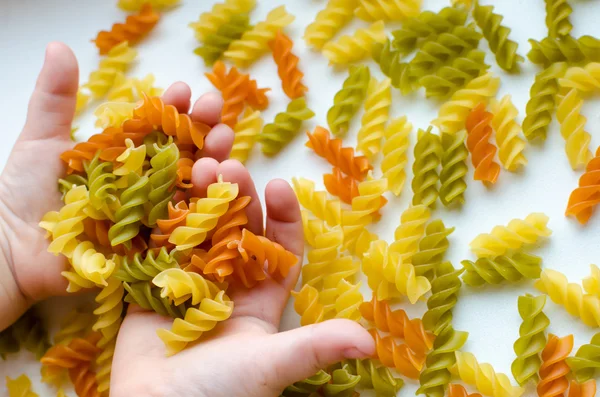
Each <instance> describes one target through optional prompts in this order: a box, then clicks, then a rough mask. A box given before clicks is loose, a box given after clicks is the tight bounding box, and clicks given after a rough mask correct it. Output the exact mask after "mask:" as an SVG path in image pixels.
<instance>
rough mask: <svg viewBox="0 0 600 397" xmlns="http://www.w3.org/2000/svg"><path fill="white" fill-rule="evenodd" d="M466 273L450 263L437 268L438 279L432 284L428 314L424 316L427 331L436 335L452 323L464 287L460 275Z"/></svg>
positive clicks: (444, 263) (428, 301) (428, 300)
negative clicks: (454, 310)
mask: <svg viewBox="0 0 600 397" xmlns="http://www.w3.org/2000/svg"><path fill="white" fill-rule="evenodd" d="M464 271H465V269H459V270H456V269H455V268H454V266H452V263H450V262H442V263H440V264H439V265H437V267H436V271H435V274H436V278H435V280H433V281H432V282H431V296H430V297H429V299H427V312H425V314H424V315H423V325H424V326H425V329H426V330H428V331H431V332H433V333H434V334H435V335H439V333H440V332H441V331H442V330H443V329H444V328H446V327H447V326H449V325H450V324H451V323H452V309H454V306H456V303H457V302H458V293H459V292H460V288H461V286H462V282H461V281H460V275H461V274H462V273H463V272H464Z"/></svg>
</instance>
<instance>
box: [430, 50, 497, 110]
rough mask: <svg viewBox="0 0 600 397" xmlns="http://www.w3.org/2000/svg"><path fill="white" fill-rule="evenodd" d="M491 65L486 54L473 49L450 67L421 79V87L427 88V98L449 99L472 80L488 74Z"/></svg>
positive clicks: (458, 58) (440, 69)
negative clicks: (488, 63)
mask: <svg viewBox="0 0 600 397" xmlns="http://www.w3.org/2000/svg"><path fill="white" fill-rule="evenodd" d="M488 68H489V65H487V64H486V63H485V53H484V52H483V51H480V50H477V49H472V50H470V51H469V52H467V53H466V55H463V56H458V57H456V58H454V59H453V60H452V63H451V64H449V65H444V66H441V67H440V68H439V69H437V70H436V71H435V73H434V74H426V75H425V76H423V77H421V78H420V79H419V85H421V86H423V87H425V96H426V97H427V98H430V97H436V98H441V99H443V98H447V97H449V96H451V95H452V94H454V93H455V92H456V91H457V90H459V89H461V88H463V87H464V86H465V85H466V84H467V83H469V82H470V81H471V80H473V79H475V78H477V77H479V76H481V75H482V74H484V73H486V71H487V69H488Z"/></svg>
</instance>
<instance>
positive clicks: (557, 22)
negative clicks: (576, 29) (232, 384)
mask: <svg viewBox="0 0 600 397" xmlns="http://www.w3.org/2000/svg"><path fill="white" fill-rule="evenodd" d="M545 2H546V26H547V27H548V37H564V36H568V35H569V34H570V33H571V30H573V25H571V21H569V16H571V12H573V9H572V8H571V6H570V5H569V3H568V1H567V0H545Z"/></svg>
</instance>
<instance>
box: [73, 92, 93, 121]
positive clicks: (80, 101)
mask: <svg viewBox="0 0 600 397" xmlns="http://www.w3.org/2000/svg"><path fill="white" fill-rule="evenodd" d="M89 102H90V95H88V94H86V93H85V92H83V91H82V89H81V87H80V88H79V90H77V99H76V101H75V114H79V113H81V111H82V110H83V109H85V107H86V106H87V104H88V103H89Z"/></svg>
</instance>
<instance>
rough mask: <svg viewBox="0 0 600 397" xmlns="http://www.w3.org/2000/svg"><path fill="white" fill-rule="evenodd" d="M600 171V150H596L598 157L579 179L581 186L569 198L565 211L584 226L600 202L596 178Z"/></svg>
mask: <svg viewBox="0 0 600 397" xmlns="http://www.w3.org/2000/svg"><path fill="white" fill-rule="evenodd" d="M598 169H600V148H599V149H597V150H596V156H595V157H594V158H593V159H591V160H590V161H589V162H588V163H587V165H586V167H585V173H584V174H583V175H582V176H581V177H580V178H579V186H578V187H577V188H575V190H573V191H572V192H571V195H570V196H569V202H568V203H567V210H566V211H565V215H566V216H569V215H573V216H575V217H576V218H577V220H578V221H579V222H580V223H582V224H585V223H587V222H588V220H589V219H590V218H591V216H592V213H593V211H594V207H595V206H596V205H597V204H598V203H599V202H600V200H599V199H598V197H597V194H596V192H597V191H598V182H599V181H598V180H597V176H596V174H597V171H598Z"/></svg>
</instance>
